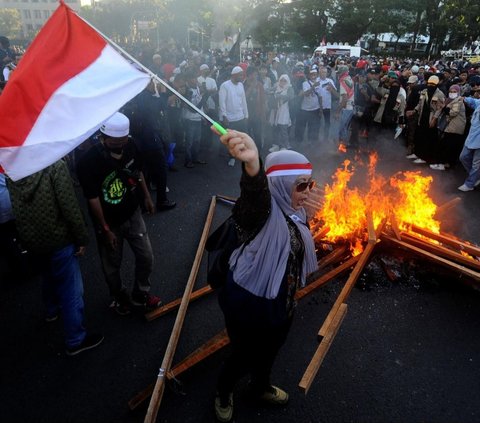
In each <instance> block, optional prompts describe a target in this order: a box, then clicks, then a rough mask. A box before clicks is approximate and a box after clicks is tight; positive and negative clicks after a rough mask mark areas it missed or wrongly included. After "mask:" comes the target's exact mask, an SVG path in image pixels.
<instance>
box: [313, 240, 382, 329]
mask: <svg viewBox="0 0 480 423" xmlns="http://www.w3.org/2000/svg"><path fill="white" fill-rule="evenodd" d="M375 245H376V244H367V246H366V247H365V250H364V251H363V253H361V254H360V256H359V260H358V262H357V264H356V265H355V267H354V269H353V271H352V273H350V276H349V277H348V279H347V282H345V285H344V287H343V288H342V290H341V291H340V294H339V295H338V297H337V300H336V301H335V303H334V304H333V307H332V309H331V310H330V312H329V313H328V315H327V318H326V319H325V321H324V322H323V325H322V327H321V328H320V331H319V332H318V336H325V335H326V334H327V331H328V328H329V326H330V325H331V324H332V321H333V318H334V317H335V315H336V314H337V312H338V309H339V307H340V306H341V305H342V304H343V303H344V302H345V301H346V299H347V298H348V296H349V295H350V292H351V291H352V288H353V287H354V285H355V283H356V282H357V280H358V278H359V277H360V275H361V274H362V271H363V268H364V267H365V266H366V264H367V263H368V260H369V259H370V256H371V254H372V252H373V250H374V248H375Z"/></svg>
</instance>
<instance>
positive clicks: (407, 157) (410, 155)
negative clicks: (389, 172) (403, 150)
mask: <svg viewBox="0 0 480 423" xmlns="http://www.w3.org/2000/svg"><path fill="white" fill-rule="evenodd" d="M405 158H406V159H418V157H417V155H416V154H409V155H408V156H406V157H405Z"/></svg>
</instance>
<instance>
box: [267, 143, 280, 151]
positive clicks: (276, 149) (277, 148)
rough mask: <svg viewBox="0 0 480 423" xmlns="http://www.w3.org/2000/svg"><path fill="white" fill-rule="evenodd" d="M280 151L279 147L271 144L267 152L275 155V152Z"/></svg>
mask: <svg viewBox="0 0 480 423" xmlns="http://www.w3.org/2000/svg"><path fill="white" fill-rule="evenodd" d="M279 150H280V147H279V146H278V145H277V144H273V145H272V146H271V147H270V148H269V149H268V151H270V153H275V152H277V151H279Z"/></svg>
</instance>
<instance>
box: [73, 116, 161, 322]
mask: <svg viewBox="0 0 480 423" xmlns="http://www.w3.org/2000/svg"><path fill="white" fill-rule="evenodd" d="M129 130H130V122H129V120H128V118H127V117H126V116H125V115H123V114H122V113H118V112H117V113H115V114H114V115H113V116H112V117H111V118H110V119H108V120H107V121H106V122H105V123H104V124H103V125H102V127H101V128H100V132H101V135H100V141H101V142H100V143H99V144H97V145H94V146H93V147H91V148H90V150H89V151H88V152H87V153H85V155H84V156H83V157H82V159H81V160H80V161H79V163H78V168H77V174H78V178H79V181H80V184H81V185H82V188H83V192H84V195H85V197H86V198H87V200H88V205H89V208H90V214H91V217H92V220H93V222H94V224H95V227H96V233H97V243H98V248H99V252H100V258H101V261H102V269H103V273H104V275H105V279H106V281H107V284H108V287H109V289H110V294H111V295H112V297H113V302H112V304H111V307H113V308H115V310H116V311H117V313H119V314H122V315H123V314H129V313H130V306H131V304H133V305H139V306H144V307H145V308H146V309H149V310H151V309H153V308H156V307H158V306H159V305H160V303H161V301H160V299H159V298H158V297H157V296H155V295H151V294H150V292H149V291H150V286H151V284H150V279H149V278H150V274H151V272H152V268H153V251H152V246H151V244H150V239H149V237H148V234H147V230H146V226H145V222H144V221H143V218H142V212H141V209H140V204H139V197H142V198H143V200H144V202H145V209H146V210H147V212H148V213H153V212H154V206H153V202H152V199H151V197H150V194H149V192H148V189H147V186H146V184H145V179H144V177H143V173H142V171H141V166H142V164H141V163H140V161H139V154H138V152H137V150H136V147H135V144H134V142H133V141H132V140H131V139H130V138H129V137H128V135H129ZM124 240H126V241H127V242H128V243H129V245H130V247H131V249H132V251H133V253H134V255H135V283H134V287H133V292H132V296H131V299H130V297H129V295H128V294H127V292H126V289H125V287H124V286H123V283H122V280H121V278H120V267H121V264H122V255H123V241H124Z"/></svg>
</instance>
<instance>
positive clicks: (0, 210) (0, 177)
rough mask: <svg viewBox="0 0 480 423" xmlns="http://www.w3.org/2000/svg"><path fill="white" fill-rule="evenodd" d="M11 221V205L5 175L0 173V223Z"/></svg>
mask: <svg viewBox="0 0 480 423" xmlns="http://www.w3.org/2000/svg"><path fill="white" fill-rule="evenodd" d="M9 220H13V213H12V203H11V202H10V194H9V193H8V189H7V183H6V180H5V175H4V174H3V173H0V223H5V222H8V221H9Z"/></svg>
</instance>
